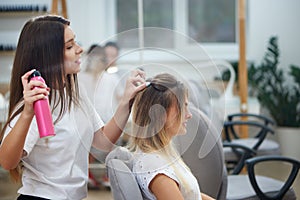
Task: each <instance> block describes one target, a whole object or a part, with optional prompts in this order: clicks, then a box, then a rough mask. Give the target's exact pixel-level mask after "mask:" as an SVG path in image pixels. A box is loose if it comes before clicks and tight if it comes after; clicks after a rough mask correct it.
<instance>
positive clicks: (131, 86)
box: [122, 69, 146, 103]
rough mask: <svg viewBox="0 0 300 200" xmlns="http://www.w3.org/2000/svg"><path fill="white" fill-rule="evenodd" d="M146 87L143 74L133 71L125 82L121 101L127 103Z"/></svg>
mask: <svg viewBox="0 0 300 200" xmlns="http://www.w3.org/2000/svg"><path fill="white" fill-rule="evenodd" d="M145 87H146V82H145V72H144V71H141V70H138V69H137V70H134V71H132V72H131V75H130V76H129V78H128V79H127V81H126V87H125V91H124V95H123V98H122V101H124V102H127V103H129V102H130V101H131V100H132V99H134V97H135V95H136V93H137V92H139V91H141V90H142V89H144V88H145Z"/></svg>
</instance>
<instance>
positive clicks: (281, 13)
mask: <svg viewBox="0 0 300 200" xmlns="http://www.w3.org/2000/svg"><path fill="white" fill-rule="evenodd" d="M248 6H249V7H248V9H249V11H248V19H247V25H248V27H247V31H248V33H247V34H248V35H247V46H248V47H247V51H248V52H247V55H248V58H249V59H252V60H256V61H260V60H261V59H262V56H263V54H264V51H265V49H266V46H267V42H268V40H269V38H270V36H272V35H277V36H278V42H279V49H280V67H287V66H288V65H290V64H296V65H298V66H300V56H299V55H300V54H299V46H300V22H299V20H300V12H299V9H300V1H299V0H275V1H274V0H251V1H248Z"/></svg>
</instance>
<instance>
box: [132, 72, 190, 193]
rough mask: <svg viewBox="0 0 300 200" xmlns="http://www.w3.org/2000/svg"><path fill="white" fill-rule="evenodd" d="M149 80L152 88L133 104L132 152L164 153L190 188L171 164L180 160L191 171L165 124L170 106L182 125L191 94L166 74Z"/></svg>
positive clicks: (138, 95) (141, 94) (183, 181)
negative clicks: (184, 110) (173, 142)
mask: <svg viewBox="0 0 300 200" xmlns="http://www.w3.org/2000/svg"><path fill="white" fill-rule="evenodd" d="M148 81H149V82H150V85H149V86H148V87H147V88H145V89H144V90H143V91H141V92H140V93H138V94H137V95H136V97H135V99H134V102H133V107H132V132H131V136H130V138H129V142H128V147H129V149H130V150H131V151H135V150H137V149H139V150H141V151H142V152H144V153H150V152H157V153H159V154H161V155H162V156H163V157H164V158H166V159H167V160H169V161H170V163H171V165H170V166H172V167H173V168H174V171H175V173H176V174H177V176H178V178H179V179H180V180H181V182H182V184H183V186H184V187H185V188H186V187H187V185H188V184H187V182H186V180H185V179H184V178H183V176H182V174H180V173H179V172H178V170H177V169H176V168H175V166H174V165H173V164H172V163H174V161H175V162H176V161H177V162H179V163H181V164H182V165H183V166H184V167H186V168H187V169H188V170H189V168H188V167H187V166H186V164H185V163H184V162H183V161H182V159H181V157H180V155H179V153H178V152H177V151H176V149H175V148H174V147H173V145H172V142H171V136H170V134H168V133H167V131H166V128H165V122H166V119H167V115H168V113H169V111H170V109H171V107H173V106H176V108H177V112H178V115H177V117H176V119H175V120H176V121H175V122H176V123H181V121H182V119H183V118H184V116H183V109H184V104H185V99H186V97H187V95H188V92H187V88H186V87H185V86H184V84H183V83H182V82H180V81H177V79H176V78H175V77H174V76H172V75H170V74H167V73H163V74H158V75H156V76H155V77H153V78H152V79H149V80H148ZM174 158H175V159H176V160H174ZM186 189H189V188H186Z"/></svg>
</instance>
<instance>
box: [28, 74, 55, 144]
mask: <svg viewBox="0 0 300 200" xmlns="http://www.w3.org/2000/svg"><path fill="white" fill-rule="evenodd" d="M30 80H37V81H41V82H43V83H45V80H44V79H43V78H42V77H41V74H40V72H39V71H34V72H33V73H32V74H31V76H30ZM33 109H34V113H35V118H36V122H37V125H38V130H39V134H40V138H45V137H51V136H54V135H55V132H54V125H53V121H52V115H51V110H50V106H49V100H48V97H47V98H46V99H39V100H37V101H35V102H34V103H33Z"/></svg>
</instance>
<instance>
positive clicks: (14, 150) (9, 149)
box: [0, 70, 49, 170]
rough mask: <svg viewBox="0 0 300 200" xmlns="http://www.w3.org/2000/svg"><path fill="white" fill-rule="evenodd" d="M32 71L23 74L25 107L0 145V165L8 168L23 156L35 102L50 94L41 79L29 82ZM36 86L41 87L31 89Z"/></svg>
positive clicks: (13, 165)
mask: <svg viewBox="0 0 300 200" xmlns="http://www.w3.org/2000/svg"><path fill="white" fill-rule="evenodd" d="M32 72H33V70H32V71H29V72H27V73H26V74H24V75H23V76H22V84H23V87H24V91H23V93H24V109H23V111H22V112H21V115H20V117H19V119H18V120H17V122H16V124H15V125H14V127H13V128H12V129H11V131H10V132H9V134H8V135H7V136H6V137H5V139H4V140H3V141H2V144H1V147H0V165H1V166H2V167H3V168H4V169H7V170H9V169H14V168H15V167H16V166H17V165H18V163H19V162H20V159H21V158H22V155H23V148H24V143H25V139H26V135H27V132H28V129H29V127H30V124H31V121H32V119H33V116H34V111H33V102H34V101H36V100H38V99H42V98H45V96H47V95H48V94H49V92H48V91H47V89H46V85H44V84H43V83H41V82H40V81H31V82H30V83H28V81H27V80H28V77H29V75H30V74H31V73H32ZM34 86H36V87H41V88H39V89H35V90H31V89H32V88H33V87H34Z"/></svg>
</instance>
